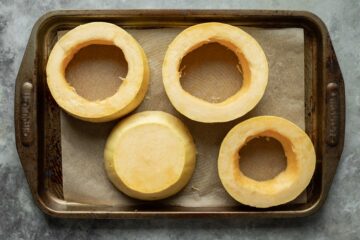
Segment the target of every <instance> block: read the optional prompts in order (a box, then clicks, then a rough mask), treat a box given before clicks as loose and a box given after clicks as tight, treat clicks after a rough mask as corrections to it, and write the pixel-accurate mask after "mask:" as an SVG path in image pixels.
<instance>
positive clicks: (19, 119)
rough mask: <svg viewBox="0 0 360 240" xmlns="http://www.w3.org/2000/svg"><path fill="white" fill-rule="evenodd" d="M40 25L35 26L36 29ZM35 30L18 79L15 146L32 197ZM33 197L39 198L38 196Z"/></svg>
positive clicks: (34, 176)
mask: <svg viewBox="0 0 360 240" xmlns="http://www.w3.org/2000/svg"><path fill="white" fill-rule="evenodd" d="M36 27H37V26H35V27H34V29H35V28H36ZM34 29H33V32H32V33H31V35H32V36H30V40H29V42H28V45H27V47H26V50H25V54H24V57H23V60H22V62H21V65H20V69H19V72H18V75H17V78H16V85H15V104H14V125H15V138H16V148H17V151H18V154H19V158H20V161H21V164H22V167H23V169H24V172H25V176H26V179H27V181H28V184H29V186H30V190H31V192H32V194H33V196H37V195H38V173H39V171H38V153H39V150H38V137H37V136H38V133H37V111H36V109H37V89H36V87H35V86H37V84H36V81H37V77H36V67H35V64H36V61H37V59H36V45H35V42H36V37H34ZM34 199H38V198H37V197H35V198H34Z"/></svg>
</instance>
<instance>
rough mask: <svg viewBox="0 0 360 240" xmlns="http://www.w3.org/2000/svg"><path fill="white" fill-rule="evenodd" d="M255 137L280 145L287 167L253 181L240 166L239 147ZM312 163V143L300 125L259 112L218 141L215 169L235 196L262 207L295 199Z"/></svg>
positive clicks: (308, 177) (306, 182) (310, 170)
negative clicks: (273, 174)
mask: <svg viewBox="0 0 360 240" xmlns="http://www.w3.org/2000/svg"><path fill="white" fill-rule="evenodd" d="M255 137H272V138H275V139H276V140H278V141H279V142H280V143H281V145H282V147H283V149H284V152H285V155H286V158H287V167H286V169H285V170H284V171H282V172H281V173H279V174H278V175H277V176H276V177H274V178H273V179H270V180H265V181H256V180H254V179H252V178H249V177H247V176H246V175H244V174H243V173H242V172H241V170H240V167H239V161H241V155H240V156H239V151H240V149H241V148H242V147H243V146H244V145H246V143H247V142H249V141H250V140H251V139H253V138H255ZM259 151H261V149H259ZM315 163H316V155H315V150H314V146H313V144H312V142H311V140H310V138H309V137H308V136H307V135H306V133H305V132H304V131H303V130H302V129H300V128H299V127H298V126H296V125H295V124H293V123H292V122H290V121H288V120H286V119H283V118H280V117H273V116H262V117H255V118H251V119H249V120H246V121H244V122H241V123H240V124H238V125H236V126H235V127H234V128H233V129H231V130H230V132H229V133H228V134H227V135H226V137H225V138H224V140H223V142H222V144H221V148H220V153H219V159H218V170H219V176H220V179H221V182H222V184H223V185H224V187H225V189H226V191H227V192H228V193H229V194H230V195H231V196H232V197H233V198H234V199H235V200H237V201H238V202H240V203H242V204H245V205H249V206H253V207H258V208H266V207H271V206H276V205H280V204H284V203H287V202H289V201H291V200H293V199H295V198H296V197H297V196H298V195H299V194H300V193H301V192H302V191H303V190H304V189H305V188H306V187H307V185H308V184H309V182H310V180H311V178H312V176H313V174H314V170H315Z"/></svg>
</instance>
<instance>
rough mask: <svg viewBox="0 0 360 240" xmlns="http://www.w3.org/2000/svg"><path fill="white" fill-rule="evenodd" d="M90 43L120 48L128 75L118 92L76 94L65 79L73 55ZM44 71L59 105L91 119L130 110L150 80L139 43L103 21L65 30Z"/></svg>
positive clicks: (76, 115)
mask: <svg viewBox="0 0 360 240" xmlns="http://www.w3.org/2000/svg"><path fill="white" fill-rule="evenodd" d="M92 44H100V45H114V46H116V47H119V48H120V49H121V50H122V51H123V53H124V56H125V59H126V61H127V63H128V73H127V76H126V77H125V79H123V81H122V84H121V85H120V87H119V89H118V90H117V92H116V93H115V94H114V95H112V96H110V97H108V98H106V99H103V100H97V101H89V100H87V99H85V98H83V97H81V96H79V95H78V94H77V93H76V90H75V89H74V88H73V87H72V86H71V85H70V84H69V83H68V82H67V81H66V79H65V69H66V67H67V65H68V63H69V62H70V61H71V59H72V58H73V57H74V55H75V54H76V53H77V52H78V51H79V50H80V49H81V48H84V47H86V46H88V45H92ZM46 74H47V84H48V86H49V89H50V92H51V94H52V96H53V97H54V99H55V101H56V102H57V103H58V105H59V106H60V107H61V108H63V109H64V110H65V111H66V112H68V113H69V114H71V115H73V116H74V117H77V118H80V119H83V120H86V121H90V122H105V121H110V120H113V119H116V118H119V117H121V116H123V115H125V114H127V113H129V112H130V111H132V110H133V109H134V108H136V107H137V106H138V105H139V104H140V103H141V101H142V100H143V98H144V96H145V93H146V91H147V87H148V81H149V67H148V63H147V59H146V56H145V53H144V51H143V49H142V48H141V46H140V45H139V43H138V42H137V41H136V40H135V39H134V38H133V37H132V36H131V35H130V34H128V33H127V32H126V31H124V30H123V29H122V28H120V27H118V26H116V25H114V24H110V23H105V22H93V23H88V24H84V25H80V26H78V27H76V28H74V29H72V30H71V31H69V32H67V33H66V34H65V35H64V36H63V37H62V38H61V39H60V40H59V41H58V42H57V43H56V44H55V46H54V48H53V49H52V51H51V53H50V56H49V60H48V63H47V67H46Z"/></svg>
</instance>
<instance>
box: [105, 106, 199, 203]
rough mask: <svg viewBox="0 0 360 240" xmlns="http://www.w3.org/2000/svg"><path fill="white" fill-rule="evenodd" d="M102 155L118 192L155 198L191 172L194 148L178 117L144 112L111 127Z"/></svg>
mask: <svg viewBox="0 0 360 240" xmlns="http://www.w3.org/2000/svg"><path fill="white" fill-rule="evenodd" d="M104 156H105V169H106V171H107V174H108V176H109V178H110V180H111V182H112V183H113V184H114V185H115V186H116V187H117V188H118V189H119V190H120V191H122V192H123V193H125V194H127V195H128V196H131V197H133V198H137V199H142V200H157V199H163V198H166V197H169V196H171V195H173V194H175V193H177V192H178V191H180V190H181V189H182V188H183V187H184V186H185V185H186V183H187V182H188V181H189V179H190V178H191V175H192V173H193V171H194V167H195V161H196V149H195V145H194V142H193V140H192V137H191V135H190V133H189V131H188V130H187V129H186V127H185V126H184V125H183V123H182V122H181V121H180V120H179V119H177V118H175V117H174V116H172V115H170V114H168V113H164V112H160V111H146V112H141V113H137V114H134V115H132V116H130V117H128V118H126V119H125V120H123V121H121V122H120V123H119V124H118V125H117V126H116V127H115V128H114V130H113V131H112V132H111V134H110V136H109V138H108V140H107V143H106V146H105V153H104Z"/></svg>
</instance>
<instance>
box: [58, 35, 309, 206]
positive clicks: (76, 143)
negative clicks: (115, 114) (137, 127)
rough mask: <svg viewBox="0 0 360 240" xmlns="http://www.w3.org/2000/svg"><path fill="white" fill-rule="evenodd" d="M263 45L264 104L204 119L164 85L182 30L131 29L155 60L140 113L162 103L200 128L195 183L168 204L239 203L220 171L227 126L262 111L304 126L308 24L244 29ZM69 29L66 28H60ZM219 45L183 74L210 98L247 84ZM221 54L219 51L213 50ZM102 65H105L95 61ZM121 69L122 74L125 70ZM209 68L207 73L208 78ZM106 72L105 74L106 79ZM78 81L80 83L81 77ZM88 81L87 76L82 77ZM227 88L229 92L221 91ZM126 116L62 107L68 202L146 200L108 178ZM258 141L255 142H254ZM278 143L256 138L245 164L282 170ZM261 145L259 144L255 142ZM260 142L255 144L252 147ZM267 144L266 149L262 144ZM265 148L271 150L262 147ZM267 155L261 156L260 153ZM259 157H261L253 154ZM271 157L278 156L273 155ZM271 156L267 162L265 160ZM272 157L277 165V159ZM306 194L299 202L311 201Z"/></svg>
mask: <svg viewBox="0 0 360 240" xmlns="http://www.w3.org/2000/svg"><path fill="white" fill-rule="evenodd" d="M243 29H244V30H246V31H247V32H248V33H250V34H251V35H252V36H253V37H255V38H256V40H257V41H258V42H259V43H260V45H261V46H262V47H263V49H264V51H265V54H266V56H267V58H268V62H269V83H268V86H267V89H266V92H265V95H264V97H263V98H262V100H261V101H260V103H259V104H258V105H257V106H256V107H255V108H254V109H253V110H252V111H251V112H250V113H248V114H247V115H246V116H244V117H242V118H240V119H237V120H234V121H232V122H228V123H218V124H204V123H198V122H194V121H191V120H189V119H187V118H186V117H184V116H182V115H181V114H179V113H178V112H177V111H176V110H175V109H174V108H173V107H172V105H171V104H170V102H169V101H168V98H167V96H166V94H165V92H164V88H163V85H162V77H161V66H162V61H163V57H164V54H165V51H166V48H167V46H168V44H169V43H170V42H171V41H172V39H173V38H174V37H175V36H176V35H177V34H178V33H179V32H180V31H181V29H179V28H169V29H146V30H145V29H144V30H139V29H129V30H128V31H129V32H130V33H131V34H132V35H133V36H134V37H135V38H136V39H137V40H138V41H139V43H140V44H141V46H142V47H143V48H144V50H145V52H146V55H147V57H148V60H149V65H150V70H151V80H150V87H149V90H148V92H147V95H146V97H145V99H144V101H143V103H142V104H141V105H140V107H139V108H138V109H136V111H135V112H140V111H144V110H161V111H165V112H168V113H171V114H173V115H175V116H177V117H179V118H180V119H181V120H182V121H183V122H184V123H185V124H186V125H187V126H188V128H189V130H190V132H191V133H192V135H193V137H194V140H195V144H196V147H197V151H198V155H197V165H196V169H195V172H194V174H193V177H192V179H191V181H190V182H189V184H188V185H187V186H186V187H185V189H184V190H183V191H181V192H180V193H179V194H177V195H175V196H174V197H171V198H169V199H165V200H162V201H161V202H162V203H164V204H168V205H175V206H185V207H195V206H200V207H215V206H234V205H238V203H237V202H235V201H234V200H233V199H231V197H230V196H229V195H228V194H227V193H226V192H225V190H224V188H223V187H222V185H221V183H220V179H219V177H218V174H217V155H218V150H219V146H220V144H221V141H222V139H223V138H224V136H225V135H226V133H227V132H228V131H229V130H230V129H231V128H232V127H233V126H234V125H236V124H237V123H239V122H241V121H243V120H244V119H247V118H249V117H253V116H258V115H276V116H281V117H285V118H287V119H288V120H290V121H293V122H294V123H296V124H297V125H298V126H300V127H301V128H303V129H304V126H305V110H304V106H305V104H304V94H305V90H304V34H303V30H302V29H293V28H292V29H289V28H288V29H259V28H243ZM60 34H62V33H60ZM219 48H221V47H219V46H216V45H214V46H210V49H207V50H206V52H207V53H209V56H206V59H207V60H209V59H210V60H211V59H212V61H210V63H211V64H210V63H209V62H208V61H207V65H204V64H201V62H203V61H201V60H202V59H204V57H202V56H203V54H204V53H205V52H203V53H202V54H201V52H200V53H199V54H198V55H196V54H195V53H194V54H193V56H192V57H191V58H189V60H188V62H186V61H187V59H185V60H184V62H186V64H185V70H184V73H185V75H184V76H183V79H182V84H183V87H184V89H186V90H188V91H190V92H191V93H192V94H194V95H196V96H198V97H201V98H206V99H208V100H209V101H214V102H217V101H221V99H222V97H224V96H227V95H231V93H232V91H234V89H236V88H237V87H240V85H241V82H239V81H237V80H236V77H237V76H238V74H237V72H236V71H233V69H230V67H234V64H229V63H232V62H233V61H234V60H233V59H232V57H231V54H225V53H224V51H220V50H221V49H219ZM211 51H212V52H213V53H214V54H213V55H211V54H210V52H211ZM94 68H95V69H99V67H97V66H94ZM119 74H121V73H119ZM204 74H205V76H206V78H204ZM103 79H106V77H105V76H104V75H103V74H99V81H103ZM73 84H74V85H76V83H75V82H74V83H73ZM80 85H82V83H80ZM219 89H221V94H220V95H219V94H218V93H219ZM117 122H118V121H114V122H110V123H101V124H93V123H87V122H83V121H81V120H77V119H75V118H73V117H71V116H69V115H67V114H66V113H64V112H62V113H61V135H62V139H61V145H62V164H63V165H62V167H63V169H62V172H63V192H64V198H65V200H67V201H72V202H80V203H89V204H101V205H111V206H113V205H119V206H128V205H136V204H137V203H138V201H136V200H133V199H131V198H128V197H127V196H125V195H123V194H122V193H120V192H119V191H118V190H117V189H116V188H115V187H114V186H113V185H112V184H111V183H110V181H109V180H108V178H107V177H106V173H105V170H104V167H103V150H104V145H105V141H106V138H107V136H108V135H109V133H110V131H111V129H112V127H113V126H114V125H115V124H116V123H117ZM249 145H250V144H249ZM275 145H276V143H271V145H270V146H272V147H267V149H265V146H269V145H266V144H265V145H264V142H261V141H260V142H259V143H254V144H251V146H250V147H249V148H246V149H247V153H244V154H246V156H245V155H244V156H243V155H242V159H248V160H247V161H244V164H245V165H244V164H243V166H242V167H244V168H246V171H247V172H248V173H249V174H252V176H253V177H254V178H258V179H262V178H264V176H267V175H269V174H274V173H276V172H278V171H279V170H281V169H282V168H283V167H284V166H283V162H282V161H275V163H274V162H273V161H272V160H271V159H270V158H273V160H275V159H278V157H279V154H280V153H279V148H278V147H277V146H275ZM254 146H255V147H254ZM251 149H253V150H251ZM258 149H262V151H258ZM261 153H266V154H262V155H261ZM259 154H260V155H259ZM254 157H255V158H256V161H254V162H255V163H256V164H252V161H249V159H254ZM269 159H270V160H269ZM264 160H269V161H265V162H267V164H264ZM269 163H271V164H269ZM305 201H306V194H305V193H303V194H302V195H301V196H300V197H299V198H298V199H296V200H295V201H293V202H292V203H289V204H293V203H298V202H305Z"/></svg>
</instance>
